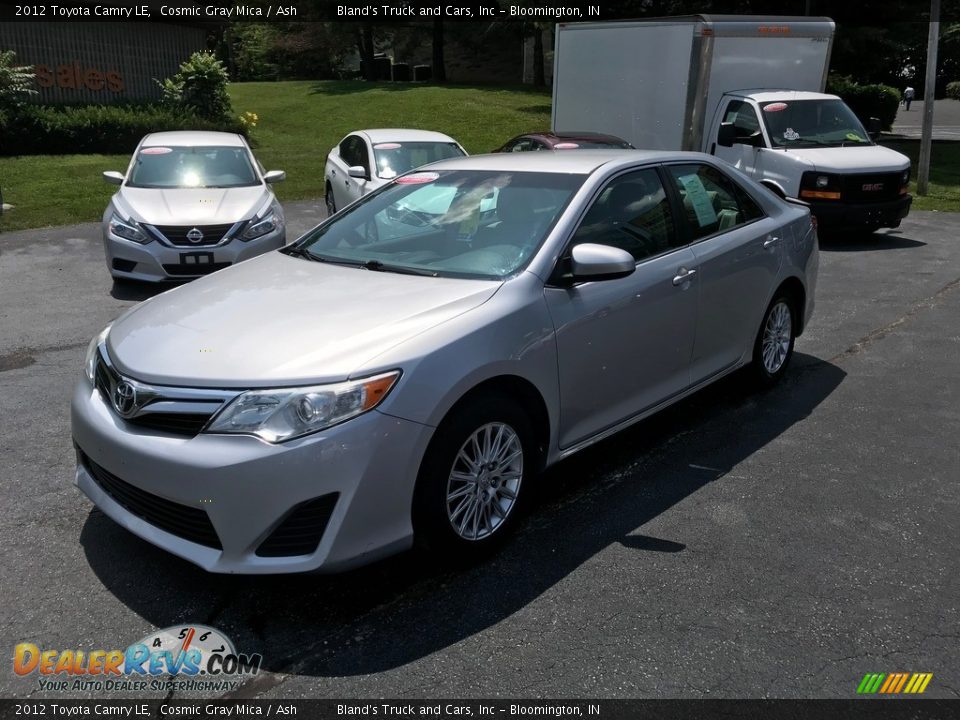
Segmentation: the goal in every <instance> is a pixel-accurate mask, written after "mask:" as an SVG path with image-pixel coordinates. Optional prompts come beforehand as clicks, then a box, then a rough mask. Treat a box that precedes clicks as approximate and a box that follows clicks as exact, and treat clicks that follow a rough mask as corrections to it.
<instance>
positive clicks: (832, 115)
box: [760, 100, 872, 147]
mask: <svg viewBox="0 0 960 720" xmlns="http://www.w3.org/2000/svg"><path fill="white" fill-rule="evenodd" d="M760 108H761V110H763V112H762V113H761V115H762V116H763V122H764V124H766V126H767V133H768V134H769V135H770V141H771V142H772V143H773V146H774V147H815V146H828V147H836V146H842V145H871V144H872V142H871V141H870V136H869V135H867V132H866V130H864V129H863V124H862V123H861V122H860V121H859V120H858V119H857V116H856V115H854V114H853V111H851V110H850V108H848V107H847V106H846V105H845V104H844V102H843V101H842V100H797V101H792V102H780V101H777V102H767V103H761V105H760Z"/></svg>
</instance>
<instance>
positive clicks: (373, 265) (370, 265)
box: [357, 260, 437, 277]
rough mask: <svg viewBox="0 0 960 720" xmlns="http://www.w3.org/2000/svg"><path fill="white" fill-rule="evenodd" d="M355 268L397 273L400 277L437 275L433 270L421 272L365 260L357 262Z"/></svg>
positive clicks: (416, 269)
mask: <svg viewBox="0 0 960 720" xmlns="http://www.w3.org/2000/svg"><path fill="white" fill-rule="evenodd" d="M357 267H362V268H365V269H367V270H373V271H374V272H392V273H399V274H401V275H423V276H426V277H436V276H437V273H436V272H434V271H433V270H423V269H420V268H411V267H405V266H403V265H388V264H386V263H383V262H380V261H379V260H365V261H363V262H358V263H357Z"/></svg>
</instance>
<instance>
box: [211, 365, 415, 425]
mask: <svg viewBox="0 0 960 720" xmlns="http://www.w3.org/2000/svg"><path fill="white" fill-rule="evenodd" d="M399 377H400V371H399V370H394V371H393V372H388V373H384V374H382V375H375V376H374V377H369V378H363V379H361V380H348V381H347V382H342V383H336V384H334V385H314V386H312V387H299V388H286V389H280V390H250V391H248V392H245V393H242V394H241V395H238V396H237V397H236V398H234V399H233V400H232V401H230V403H229V404H228V405H227V406H226V407H225V408H223V410H221V411H220V413H219V414H218V415H217V416H216V417H214V419H213V421H212V422H211V423H210V425H208V426H207V428H206V430H204V432H208V433H237V434H243V435H256V436H257V437H259V438H261V439H263V440H266V441H267V442H271V443H278V442H283V441H284V440H292V439H293V438H298V437H301V436H303V435H308V434H309V433H313V432H317V431H318V430H324V429H326V428H328V427H331V426H333V425H337V424H339V423H342V422H344V421H345V420H349V419H350V418H354V417H356V416H357V415H361V414H363V413H365V412H367V411H368V410H372V409H373V408H375V407H376V406H377V405H379V404H380V402H381V401H382V400H383V399H384V398H385V397H386V396H387V393H389V392H390V389H391V388H392V387H393V386H394V384H395V383H396V382H397V378H399Z"/></svg>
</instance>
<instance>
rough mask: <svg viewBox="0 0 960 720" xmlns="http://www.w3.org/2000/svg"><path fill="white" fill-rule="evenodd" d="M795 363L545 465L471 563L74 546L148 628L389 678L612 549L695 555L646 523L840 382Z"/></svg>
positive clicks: (84, 534) (120, 533)
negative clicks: (236, 565)
mask: <svg viewBox="0 0 960 720" xmlns="http://www.w3.org/2000/svg"><path fill="white" fill-rule="evenodd" d="M793 362H794V365H793V367H792V368H791V370H790V372H789V373H788V375H787V376H786V377H785V378H784V381H783V382H782V383H781V384H780V385H778V386H777V387H775V388H773V389H771V390H768V391H766V392H763V393H749V394H745V392H744V387H743V385H744V380H743V378H742V377H741V376H740V375H734V376H731V377H729V378H727V379H725V380H722V381H720V382H718V383H716V384H715V385H713V386H712V387H709V388H707V389H705V390H703V391H701V392H699V393H697V394H695V395H693V396H692V397H690V398H687V399H686V400H684V401H682V402H680V403H678V404H677V405H674V406H673V407H671V408H668V409H667V410H665V411H663V412H661V413H658V414H657V415H655V416H653V417H651V418H649V419H647V420H644V421H643V422H641V423H638V424H637V425H634V426H633V427H632V428H630V429H627V430H625V431H623V432H621V433H619V434H618V435H616V436H615V437H613V438H610V439H608V440H605V441H603V442H601V443H598V444H597V445H595V446H593V447H591V448H589V449H587V450H584V451H583V452H581V453H578V454H577V455H575V456H573V457H572V458H570V459H568V460H565V461H564V462H562V463H559V464H558V465H556V466H554V467H553V468H551V469H550V470H549V471H547V472H546V473H545V474H544V476H543V477H542V478H541V479H540V481H539V482H538V483H537V484H536V485H535V486H534V487H533V488H532V489H533V490H534V491H535V497H534V502H533V503H531V504H530V505H531V506H532V512H530V513H529V514H528V515H527V516H526V517H525V518H522V522H521V523H520V527H519V528H518V532H517V533H516V534H515V535H514V536H513V537H511V538H510V539H508V541H507V542H506V543H505V545H504V547H503V548H501V551H500V552H499V553H498V554H496V555H494V556H492V557H490V558H488V559H487V560H485V561H483V562H481V563H479V564H475V565H472V566H466V567H461V568H455V567H454V568H451V567H449V566H448V567H437V566H436V564H435V563H434V562H433V561H432V560H431V559H430V558H427V557H424V556H423V555H422V554H420V553H418V552H416V551H411V552H407V553H404V554H402V555H399V556H397V557H394V558H390V559H387V560H384V561H381V562H378V563H376V564H374V565H372V566H369V567H366V568H361V569H359V570H355V571H352V572H348V573H345V574H341V575H334V576H323V575H312V576H302V575H300V576H218V575H210V574H207V573H205V572H204V571H202V570H200V569H198V568H196V567H194V566H193V565H191V564H189V563H187V562H185V561H183V560H180V559H178V558H176V557H174V556H172V555H170V554H168V553H166V552H163V551H161V550H159V549H157V548H155V547H154V546H152V545H150V544H148V543H146V542H144V541H142V540H140V539H138V538H137V537H135V536H134V535H132V534H130V533H128V532H127V531H126V530H124V529H122V528H121V527H120V526H118V525H116V524H115V523H113V522H112V521H111V520H110V519H109V518H107V517H106V516H105V515H103V514H102V513H101V512H100V511H98V510H96V509H94V510H92V511H91V512H90V514H89V516H88V517H87V519H86V522H85V523H84V525H83V529H82V531H81V535H80V542H81V543H82V545H83V548H84V551H85V554H86V557H87V559H88V562H89V564H90V567H91V568H92V570H93V571H94V572H95V573H96V575H97V577H98V578H99V579H100V581H101V582H102V583H103V585H104V587H105V588H106V589H107V590H108V591H109V592H111V593H112V594H113V595H114V596H115V597H117V598H118V599H119V600H120V601H121V602H122V603H124V604H125V605H126V606H127V607H129V608H130V609H131V610H132V611H133V612H135V613H136V614H137V615H139V616H140V617H142V618H143V619H144V620H145V621H146V622H147V623H149V624H151V625H154V626H158V627H165V626H170V625H176V624H180V623H203V624H207V625H211V626H214V627H218V628H220V629H221V630H223V631H224V632H226V633H227V634H228V635H229V636H230V637H231V638H232V639H233V641H234V643H235V644H236V646H237V648H238V649H240V650H241V651H242V652H259V653H261V654H262V656H263V667H264V669H266V670H270V671H272V672H274V673H282V674H283V675H285V676H286V675H306V676H322V677H345V676H354V675H365V674H369V673H376V672H380V671H384V670H389V669H393V668H397V667H400V666H402V665H405V664H407V663H410V662H412V661H415V660H418V659H420V658H423V657H425V656H427V655H429V654H431V653H434V652H437V651H439V650H442V649H444V648H447V647H449V646H451V645H454V644H456V643H459V642H461V641H463V640H465V639H467V638H469V637H471V636H473V635H474V634H476V633H478V632H481V631H484V630H486V629H488V628H490V627H492V626H494V625H496V624H497V623H500V622H501V621H503V620H505V619H507V618H509V617H510V616H511V615H513V614H514V613H517V612H518V611H521V610H522V609H523V608H525V607H526V606H527V605H528V604H530V603H531V602H533V601H534V600H535V599H536V598H538V597H539V596H541V595H542V594H544V593H545V592H547V591H549V590H550V589H551V588H552V587H553V586H555V585H556V584H557V583H560V582H561V581H563V580H564V579H565V578H566V577H567V576H568V575H570V574H571V573H573V572H574V571H576V570H577V569H578V568H580V567H581V566H582V565H584V564H585V563H587V562H588V561H589V560H590V559H591V558H593V557H594V556H595V555H597V554H598V553H600V552H602V551H604V550H607V549H610V550H613V548H614V546H619V547H620V548H621V549H620V550H619V551H617V552H619V553H620V555H619V556H620V557H621V562H622V553H623V552H628V553H635V555H633V556H632V557H633V559H632V560H630V561H629V564H628V566H627V567H626V568H625V569H624V571H626V572H632V573H636V574H637V575H638V577H639V576H642V575H643V573H644V572H647V571H652V570H651V563H652V562H653V559H654V558H661V559H662V560H661V561H662V562H670V560H669V559H668V558H669V557H672V556H669V555H665V553H678V555H677V557H682V556H683V553H684V552H685V548H686V546H687V545H690V544H693V545H694V546H695V547H697V546H699V544H700V543H699V539H698V537H697V535H696V534H692V535H691V536H689V537H672V538H660V537H651V536H649V535H645V534H644V529H643V526H644V525H645V524H646V523H648V522H650V521H651V520H653V519H655V518H657V517H658V516H659V515H661V514H662V513H664V512H665V511H667V510H669V509H670V508H672V507H673V506H675V505H676V504H677V503H680V502H682V501H683V500H684V499H686V498H688V497H689V496H691V495H692V494H694V493H696V492H697V491H698V490H700V489H701V488H703V487H704V486H705V485H707V484H708V483H712V482H723V481H724V475H725V474H727V473H728V472H729V471H730V470H731V469H732V468H734V467H736V466H737V465H739V464H740V463H741V462H742V461H744V460H745V459H747V458H749V457H750V456H751V455H752V454H753V453H755V452H757V451H758V450H760V449H762V448H764V446H766V445H768V444H769V443H771V442H773V441H774V440H776V439H777V438H778V437H779V436H780V435H781V434H783V433H784V432H786V431H787V430H788V429H789V428H791V427H792V426H793V425H794V424H796V423H798V422H801V421H803V420H804V419H805V418H807V417H808V416H809V415H810V414H811V413H812V412H813V411H814V410H815V409H816V408H817V406H818V405H820V403H822V402H823V401H824V400H825V399H826V398H827V397H829V396H830V395H831V393H833V392H834V390H836V388H837V387H838V386H839V385H840V384H841V383H842V382H843V379H844V377H845V373H844V371H843V370H842V369H840V368H839V367H837V366H836V365H833V364H830V363H828V362H825V361H822V360H820V359H818V358H814V357H812V356H809V355H803V354H800V353H798V354H796V355H795V357H794V360H793ZM264 482H269V478H264ZM624 549H625V550H624ZM652 554H655V555H652ZM645 556H647V558H646V559H644V557H645ZM141 631H143V632H145V631H146V630H145V629H138V630H137V632H141ZM132 634H133V635H136V634H137V633H136V632H134V633H132ZM268 677H270V676H265V677H263V678H261V679H260V680H266V679H267V678H268ZM260 680H258V681H257V683H258V684H259V683H260ZM278 681H282V680H278ZM255 689H256V687H255V686H254V687H251V688H250V692H252V691H254V690H255Z"/></svg>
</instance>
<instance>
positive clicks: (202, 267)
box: [163, 262, 230, 276]
mask: <svg viewBox="0 0 960 720" xmlns="http://www.w3.org/2000/svg"><path fill="white" fill-rule="evenodd" d="M225 267H230V263H228V262H219V263H202V264H201V263H165V264H164V266H163V270H164V272H166V273H167V275H182V276H192V275H209V274H210V273H212V272H216V271H217V270H223V269H224V268H225Z"/></svg>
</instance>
